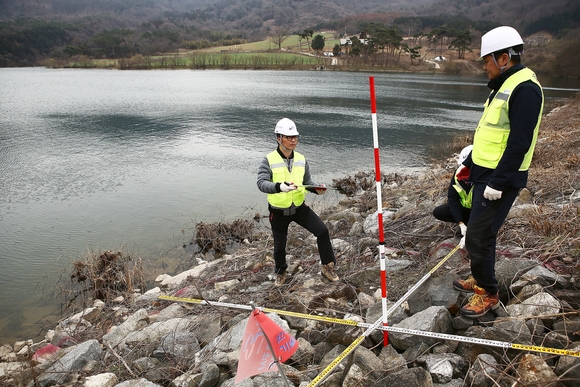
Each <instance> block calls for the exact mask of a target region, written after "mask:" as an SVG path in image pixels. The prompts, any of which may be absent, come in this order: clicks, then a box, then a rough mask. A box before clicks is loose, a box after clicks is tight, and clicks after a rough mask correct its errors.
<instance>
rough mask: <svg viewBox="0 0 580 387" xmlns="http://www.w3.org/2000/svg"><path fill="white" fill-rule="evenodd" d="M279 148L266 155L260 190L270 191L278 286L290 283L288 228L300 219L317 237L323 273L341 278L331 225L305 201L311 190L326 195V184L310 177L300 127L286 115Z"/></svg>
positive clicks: (278, 134)
mask: <svg viewBox="0 0 580 387" xmlns="http://www.w3.org/2000/svg"><path fill="white" fill-rule="evenodd" d="M274 134H275V135H276V141H277V143H278V147H277V148H276V150H274V151H272V152H270V153H269V154H267V155H266V157H264V159H263V160H262V162H261V163H260V166H259V167H258V180H257V184H258V189H259V190H260V191H262V192H264V193H266V194H268V210H269V212H270V225H271V227H272V235H273V237H274V261H275V263H276V267H275V272H276V280H275V282H274V284H275V285H276V286H282V285H284V283H285V282H286V278H287V277H286V274H287V273H286V269H287V268H288V264H287V263H286V241H287V239H288V227H289V226H290V223H292V222H296V223H298V224H299V225H300V226H302V227H304V228H305V229H307V230H308V231H310V232H311V233H312V234H314V235H315V236H316V242H317V245H318V253H319V254H320V261H321V263H322V268H321V274H322V275H323V276H324V277H326V278H327V279H329V280H330V281H333V282H334V281H338V280H339V278H338V276H337V275H336V272H335V264H336V258H335V256H334V251H333V249H332V244H331V242H330V235H329V233H328V228H327V227H326V225H325V224H324V222H323V221H322V220H321V219H320V218H319V217H318V215H316V213H315V212H314V211H312V209H311V208H310V207H308V206H307V205H306V204H305V203H304V199H305V197H306V193H307V192H313V193H316V194H318V195H323V194H324V193H325V192H326V187H325V186H324V184H316V183H315V182H314V181H313V180H312V178H311V177H310V167H309V166H308V162H307V161H306V158H305V157H304V155H302V154H301V153H298V152H296V151H295V149H296V145H297V144H298V137H299V134H298V130H297V129H296V124H294V121H292V120H290V119H288V118H282V119H281V120H280V121H278V123H277V124H276V128H275V129H274Z"/></svg>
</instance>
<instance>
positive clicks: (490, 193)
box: [483, 185, 501, 200]
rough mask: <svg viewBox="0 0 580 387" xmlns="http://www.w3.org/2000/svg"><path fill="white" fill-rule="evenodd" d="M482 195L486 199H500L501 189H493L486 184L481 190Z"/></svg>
mask: <svg viewBox="0 0 580 387" xmlns="http://www.w3.org/2000/svg"><path fill="white" fill-rule="evenodd" d="M483 197H484V198H486V199H487V200H497V199H501V191H498V190H497V189H493V188H491V187H490V186H489V185H488V186H487V187H485V191H483Z"/></svg>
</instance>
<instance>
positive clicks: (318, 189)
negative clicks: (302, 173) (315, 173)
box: [315, 184, 326, 195]
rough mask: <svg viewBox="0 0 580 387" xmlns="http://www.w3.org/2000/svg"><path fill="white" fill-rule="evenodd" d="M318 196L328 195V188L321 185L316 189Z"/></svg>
mask: <svg viewBox="0 0 580 387" xmlns="http://www.w3.org/2000/svg"><path fill="white" fill-rule="evenodd" d="M315 191H316V193H317V194H318V195H324V194H325V193H326V186H325V185H324V184H320V187H317V188H316V189H315Z"/></svg>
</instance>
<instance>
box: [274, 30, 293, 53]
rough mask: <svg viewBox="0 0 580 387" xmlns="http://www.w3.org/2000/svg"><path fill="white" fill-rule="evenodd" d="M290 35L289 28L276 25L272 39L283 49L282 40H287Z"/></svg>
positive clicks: (279, 48)
mask: <svg viewBox="0 0 580 387" xmlns="http://www.w3.org/2000/svg"><path fill="white" fill-rule="evenodd" d="M289 36H290V32H288V29H287V28H284V27H276V28H274V29H273V30H272V36H271V37H270V40H271V41H272V43H274V44H275V45H276V46H278V50H281V49H282V42H283V41H285V40H286V39H287V38H288V37H289Z"/></svg>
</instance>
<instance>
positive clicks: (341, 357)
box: [308, 336, 365, 387]
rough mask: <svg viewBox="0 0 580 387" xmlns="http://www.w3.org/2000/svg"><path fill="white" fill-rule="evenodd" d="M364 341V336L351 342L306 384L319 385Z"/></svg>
mask: <svg viewBox="0 0 580 387" xmlns="http://www.w3.org/2000/svg"><path fill="white" fill-rule="evenodd" d="M364 339H365V336H359V337H357V339H356V340H355V341H353V342H352V343H351V344H350V345H349V346H348V347H347V348H346V349H345V350H344V351H342V353H341V354H340V355H338V357H337V358H336V359H334V360H333V361H332V362H331V363H330V364H329V365H328V366H326V368H325V369H323V370H322V371H321V372H320V373H319V374H318V375H316V377H315V378H314V379H312V381H311V382H310V383H309V384H308V387H310V386H316V385H318V383H320V382H321V381H322V380H323V379H324V378H325V377H326V376H327V375H328V374H329V373H330V372H332V370H334V368H335V367H336V366H338V365H339V364H340V363H341V362H342V361H343V360H344V358H346V357H347V356H348V355H349V353H351V352H352V351H353V350H355V349H356V347H358V346H359V344H360V343H361V342H362V341H363V340H364Z"/></svg>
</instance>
